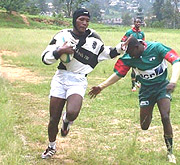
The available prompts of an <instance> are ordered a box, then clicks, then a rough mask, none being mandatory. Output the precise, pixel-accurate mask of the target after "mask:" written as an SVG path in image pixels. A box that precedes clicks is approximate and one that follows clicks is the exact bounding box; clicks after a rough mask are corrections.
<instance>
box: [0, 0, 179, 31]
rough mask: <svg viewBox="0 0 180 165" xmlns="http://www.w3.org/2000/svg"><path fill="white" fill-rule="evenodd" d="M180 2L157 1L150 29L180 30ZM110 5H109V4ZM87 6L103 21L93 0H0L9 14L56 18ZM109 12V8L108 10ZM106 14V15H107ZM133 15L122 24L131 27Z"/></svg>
mask: <svg viewBox="0 0 180 165" xmlns="http://www.w3.org/2000/svg"><path fill="white" fill-rule="evenodd" d="M47 2H52V4H53V7H52V8H49V7H48V5H47ZM179 3H180V0H155V2H154V3H153V7H152V10H151V12H149V13H148V17H146V19H145V23H146V25H147V26H148V27H160V28H161V27H164V28H176V29H179V28H180V11H179V9H178V4H179ZM107 5H108V3H107ZM81 6H85V7H86V8H87V9H88V10H89V11H90V12H91V15H92V20H93V21H96V22H97V21H100V20H101V19H102V15H101V7H100V5H99V1H97V0H96V1H95V0H93V3H92V1H91V2H90V0H0V7H1V8H4V9H5V10H6V11H7V12H9V13H11V12H12V11H17V12H24V13H28V14H31V15H38V14H45V13H47V12H49V13H53V16H56V17H61V18H62V17H71V16H72V13H73V11H74V10H76V9H77V8H79V7H81ZM107 10H108V8H107ZM105 14H106V13H105ZM131 17H132V16H131V13H126V14H124V15H122V16H121V18H122V20H123V21H122V24H123V25H129V24H130V23H131V22H130V20H131V19H130V18H131Z"/></svg>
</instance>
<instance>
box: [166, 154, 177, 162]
mask: <svg viewBox="0 0 180 165" xmlns="http://www.w3.org/2000/svg"><path fill="white" fill-rule="evenodd" d="M167 161H168V162H169V163H174V164H176V157H175V156H174V155H173V154H170V153H168V154H167Z"/></svg>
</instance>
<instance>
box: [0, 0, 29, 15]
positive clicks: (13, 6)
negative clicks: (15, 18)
mask: <svg viewBox="0 0 180 165" xmlns="http://www.w3.org/2000/svg"><path fill="white" fill-rule="evenodd" d="M27 2H28V0H0V7H2V8H5V9H6V11H7V12H10V13H11V12H12V11H20V10H21V9H23V8H24V6H25V5H26V3H27Z"/></svg>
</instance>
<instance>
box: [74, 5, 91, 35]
mask: <svg viewBox="0 0 180 165" xmlns="http://www.w3.org/2000/svg"><path fill="white" fill-rule="evenodd" d="M89 19H90V14H89V11H88V10H86V9H84V8H79V9H77V10H76V11H75V12H74V13H73V27H74V29H75V30H76V31H77V32H79V33H84V32H85V31H86V28H87V27H88V25H89Z"/></svg>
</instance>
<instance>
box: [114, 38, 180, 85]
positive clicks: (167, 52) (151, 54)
mask: <svg viewBox="0 0 180 165" xmlns="http://www.w3.org/2000/svg"><path fill="white" fill-rule="evenodd" d="M142 44H143V45H144V52H143V53H142V54H141V55H140V57H139V58H132V57H130V56H129V54H127V53H126V54H124V56H122V57H120V58H119V59H118V61H117V62H116V64H115V67H114V71H115V73H116V74H117V75H118V76H121V77H124V76H125V75H126V73H127V72H128V71H129V69H130V67H132V68H134V70H135V73H136V75H137V79H138V81H140V82H141V84H142V85H154V84H157V83H162V82H163V81H165V80H166V78H167V64H166V60H167V61H169V62H170V63H172V64H173V63H175V62H177V61H180V58H179V56H178V55H177V53H176V52H175V51H173V50H172V49H171V48H169V47H167V46H165V45H163V44H161V43H159V42H142Z"/></svg>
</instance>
